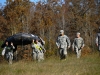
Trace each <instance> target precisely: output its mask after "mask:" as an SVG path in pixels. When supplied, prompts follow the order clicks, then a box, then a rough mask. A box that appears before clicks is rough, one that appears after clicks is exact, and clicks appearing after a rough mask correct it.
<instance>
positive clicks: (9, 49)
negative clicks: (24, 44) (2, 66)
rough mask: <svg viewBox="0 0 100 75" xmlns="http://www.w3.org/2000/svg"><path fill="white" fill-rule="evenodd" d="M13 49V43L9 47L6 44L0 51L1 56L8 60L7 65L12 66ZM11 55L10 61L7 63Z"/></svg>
mask: <svg viewBox="0 0 100 75" xmlns="http://www.w3.org/2000/svg"><path fill="white" fill-rule="evenodd" d="M13 49H15V47H14V45H13V43H12V42H11V44H10V45H9V44H8V42H6V46H5V47H4V49H3V51H2V55H3V56H4V57H5V58H6V59H7V60H8V62H9V64H12V60H13ZM10 55H11V61H9V59H10Z"/></svg>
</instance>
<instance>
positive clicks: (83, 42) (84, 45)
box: [81, 38, 85, 48]
mask: <svg viewBox="0 0 100 75" xmlns="http://www.w3.org/2000/svg"><path fill="white" fill-rule="evenodd" d="M84 46H85V44H84V40H83V38H82V47H81V48H83V47H84Z"/></svg>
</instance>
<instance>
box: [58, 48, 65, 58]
mask: <svg viewBox="0 0 100 75" xmlns="http://www.w3.org/2000/svg"><path fill="white" fill-rule="evenodd" d="M59 55H60V59H66V56H67V48H60V49H59Z"/></svg>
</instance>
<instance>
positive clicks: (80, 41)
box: [72, 37, 84, 58]
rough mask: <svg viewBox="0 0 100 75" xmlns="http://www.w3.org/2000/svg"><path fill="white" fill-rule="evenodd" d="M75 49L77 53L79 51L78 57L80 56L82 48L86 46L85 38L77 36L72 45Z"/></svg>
mask: <svg viewBox="0 0 100 75" xmlns="http://www.w3.org/2000/svg"><path fill="white" fill-rule="evenodd" d="M72 47H73V49H75V51H76V53H77V58H80V56H81V50H82V49H81V48H82V47H84V40H83V38H81V37H80V38H75V39H74V42H73V45H72Z"/></svg>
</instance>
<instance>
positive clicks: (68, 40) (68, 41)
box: [66, 36, 71, 47]
mask: <svg viewBox="0 0 100 75" xmlns="http://www.w3.org/2000/svg"><path fill="white" fill-rule="evenodd" d="M66 41H67V44H68V47H70V45H71V42H70V39H69V37H67V36H66Z"/></svg>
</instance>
